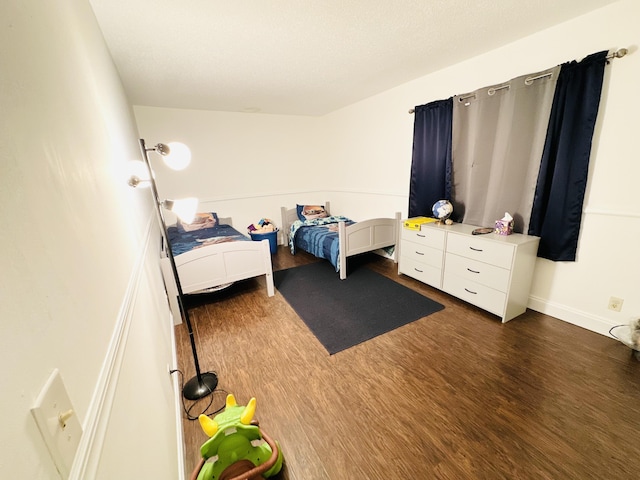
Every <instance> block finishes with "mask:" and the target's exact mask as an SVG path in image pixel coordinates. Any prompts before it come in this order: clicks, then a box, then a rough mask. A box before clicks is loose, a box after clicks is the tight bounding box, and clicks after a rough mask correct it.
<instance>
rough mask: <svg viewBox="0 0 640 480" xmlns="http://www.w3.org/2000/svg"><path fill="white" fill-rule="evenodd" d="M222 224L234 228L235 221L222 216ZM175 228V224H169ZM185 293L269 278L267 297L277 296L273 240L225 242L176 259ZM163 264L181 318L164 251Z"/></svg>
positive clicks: (175, 308)
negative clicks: (271, 243) (270, 242)
mask: <svg viewBox="0 0 640 480" xmlns="http://www.w3.org/2000/svg"><path fill="white" fill-rule="evenodd" d="M218 223H219V224H221V225H223V224H226V225H230V226H233V223H232V220H231V218H228V217H227V218H224V217H219V218H218ZM169 226H171V225H169ZM174 261H175V264H176V269H177V271H178V278H179V279H180V286H181V287H182V293H183V294H185V295H188V294H197V293H207V292H213V291H216V290H220V289H223V288H225V287H227V286H229V285H230V284H232V283H234V282H237V281H240V280H245V279H249V278H253V277H258V276H261V275H264V276H265V281H266V286H267V295H268V296H269V297H272V296H274V294H275V289H274V284H273V270H272V265H271V249H270V245H269V240H267V239H265V240H262V241H251V240H247V241H235V242H222V243H215V244H211V245H206V246H202V247H200V248H196V249H194V250H190V251H188V252H184V253H180V254H178V255H175V256H174ZM160 265H161V268H162V273H163V276H164V279H165V287H166V289H167V293H168V294H169V299H170V303H171V307H172V311H173V315H174V321H176V323H179V321H180V319H181V316H180V314H179V309H178V307H177V302H176V301H175V298H176V297H177V295H178V289H177V286H176V284H175V281H174V280H173V278H174V276H173V270H172V268H171V262H170V260H169V258H168V256H167V252H166V251H164V249H163V252H162V256H161V258H160Z"/></svg>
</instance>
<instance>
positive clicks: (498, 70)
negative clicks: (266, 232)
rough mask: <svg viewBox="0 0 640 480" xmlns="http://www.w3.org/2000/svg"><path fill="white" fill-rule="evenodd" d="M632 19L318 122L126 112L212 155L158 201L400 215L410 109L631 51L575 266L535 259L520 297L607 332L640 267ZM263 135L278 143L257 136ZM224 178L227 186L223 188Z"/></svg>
mask: <svg viewBox="0 0 640 480" xmlns="http://www.w3.org/2000/svg"><path fill="white" fill-rule="evenodd" d="M639 22H640V3H639V2H637V1H636V0H621V1H619V2H616V3H614V4H612V5H610V6H607V7H604V8H602V9H600V10H596V11H594V12H592V13H590V14H587V15H584V16H581V17H578V18H576V19H574V20H571V21H569V22H566V23H564V24H561V25H558V26H556V27H554V28H550V29H548V30H544V31H542V32H539V33H537V34H535V35H532V36H530V37H527V38H524V39H522V40H519V41H517V42H514V43H512V44H509V45H506V46H504V47H502V48H500V49H496V50H494V51H491V52H489V53H487V54H484V55H481V56H478V57H475V58H473V59H470V60H468V61H465V62H462V63H460V64H457V65H454V66H452V67H450V68H447V69H443V70H441V71H439V72H436V73H434V74H431V75H427V76H425V77H422V78H419V79H416V80H415V81H412V82H409V83H407V84H404V85H400V86H398V87H396V88H394V89H392V90H389V91H387V92H384V93H382V94H380V95H377V96H375V97H371V98H369V99H367V100H364V101H362V102H359V103H357V104H354V105H351V106H349V107H346V108H344V109H342V110H339V111H336V112H334V113H332V114H329V115H326V116H324V117H321V118H315V119H310V118H307V117H283V116H268V115H256V114H237V113H224V112H194V111H181V110H163V109H154V108H147V107H135V113H136V119H137V121H138V125H139V128H140V130H141V132H143V134H144V135H145V136H146V137H149V140H150V139H151V137H153V138H154V141H160V140H161V137H162V135H163V134H165V135H166V134H168V133H170V132H180V133H181V134H182V135H183V136H184V137H187V136H188V137H189V140H190V141H191V142H193V144H195V145H196V146H197V148H198V149H200V148H201V147H202V146H203V145H207V146H208V148H210V149H219V150H217V152H216V153H217V155H210V156H208V157H206V158H207V162H208V163H206V164H203V165H202V166H201V167H199V169H198V170H197V173H188V174H185V175H188V176H185V177H184V179H181V180H180V184H179V185H178V183H177V180H175V179H174V180H171V179H167V178H166V177H162V176H161V175H160V174H159V175H158V177H159V181H160V182H161V183H162V186H161V188H163V189H164V192H165V194H166V195H167V196H171V195H174V194H175V193H180V194H186V193H193V194H195V195H199V196H201V197H202V198H209V199H214V200H217V199H218V196H219V195H221V193H220V192H224V194H222V195H228V196H230V198H231V197H233V201H229V202H228V203H227V204H226V205H224V206H223V205H221V204H219V203H217V206H220V208H221V209H222V208H223V207H224V210H225V212H238V213H239V214H240V215H239V217H240V218H241V221H240V222H239V223H240V225H241V226H244V225H245V223H246V221H247V218H249V219H252V218H256V217H258V218H259V217H260V216H263V215H276V213H275V212H276V210H275V208H276V206H277V205H278V204H281V203H285V204H289V205H293V204H294V203H296V201H306V199H307V198H309V197H312V199H313V201H322V200H323V199H324V198H325V197H326V198H329V199H330V200H331V201H332V205H333V211H334V212H339V213H343V214H345V215H348V216H350V217H352V218H354V219H356V220H358V219H362V218H366V217H370V216H382V215H384V216H387V215H392V214H393V212H394V211H396V210H400V211H402V212H403V214H404V215H406V213H407V204H408V190H409V171H410V165H411V149H412V135H413V116H412V115H410V114H408V110H409V109H410V108H412V107H414V106H415V105H421V104H424V103H428V102H431V101H434V100H441V99H445V98H448V97H450V96H452V95H455V94H461V93H465V92H468V91H471V90H475V89H477V88H480V87H483V86H487V85H491V84H496V83H500V82H503V81H505V80H509V79H511V78H513V77H516V76H519V75H524V74H527V73H530V72H536V71H539V70H543V69H546V68H548V67H550V66H554V65H558V64H561V63H564V62H566V61H569V60H573V59H581V58H583V57H584V56H586V55H588V54H590V53H594V52H597V51H601V50H606V49H616V48H620V47H630V49H631V53H630V54H629V55H627V56H626V57H625V58H622V59H617V60H614V61H613V62H612V64H611V65H610V66H609V67H607V69H606V81H605V86H604V91H603V98H602V104H601V110H600V115H599V119H598V124H597V128H596V134H595V138H594V149H593V155H592V160H591V169H590V180H589V186H588V192H587V197H586V201H585V208H584V217H583V229H582V235H581V238H580V244H579V250H578V260H577V262H574V263H554V262H550V261H547V260H543V259H539V260H538V262H537V265H536V272H535V276H534V282H533V288H532V293H531V298H530V307H532V308H534V309H536V310H539V311H542V312H545V313H549V314H551V315H553V316H556V317H558V318H561V319H563V320H566V321H569V322H572V323H576V324H579V325H582V326H584V327H586V328H589V329H592V330H594V331H598V332H601V333H606V332H607V331H608V329H609V327H610V326H612V325H615V324H618V323H622V322H626V321H627V320H628V319H629V318H631V317H633V316H640V298H639V296H638V292H639V291H640V276H639V275H638V274H637V268H635V266H637V265H640V253H639V250H638V249H637V248H636V246H635V244H636V243H637V239H638V238H639V236H638V233H640V232H639V229H640V199H639V196H640V193H639V189H638V188H637V187H636V186H635V182H636V181H637V178H639V175H638V174H639V173H640V163H639V162H638V161H637V152H638V151H639V149H638V146H639V145H638V143H639V141H640V140H639V137H640V136H639V135H638V132H637V125H638V123H639V118H638V113H637V112H638V111H640V109H639V108H638V107H640V105H639V104H640V97H639V96H637V95H634V94H633V92H634V91H635V87H636V86H637V84H638V80H639V79H640V57H639V56H638V53H637V45H638V43H639V41H640V29H638V27H637V26H638V24H639ZM425 61H428V59H425ZM280 129H282V130H280ZM265 131H266V132H268V133H269V135H274V138H275V139H276V140H273V141H271V137H270V136H269V135H267V136H265V135H263V134H264V132H265ZM305 145H308V148H307V149H306V151H305ZM194 161H195V159H194ZM261 161H262V162H264V164H260V162H261ZM300 163H303V164H307V165H309V168H308V169H307V170H306V175H301V171H300V169H299V167H298V165H299V164H300ZM265 171H266V172H277V179H272V177H271V176H270V175H269V174H268V173H267V178H269V181H267V182H265ZM192 172H195V170H192ZM274 174H275V173H274ZM203 178H216V180H215V185H212V186H208V185H205V184H203V183H202V179H203ZM302 181H304V182H303V183H301V182H302ZM223 182H228V183H227V187H228V188H227V187H223V188H224V190H221V189H220V185H221V183H223ZM248 185H249V186H250V189H248V188H247V186H248ZM234 188H235V189H236V190H234ZM174 192H175V193H174ZM283 194H286V195H283ZM214 205H216V202H214ZM240 210H242V211H241V212H240ZM263 212H266V213H263ZM232 214H233V213H232ZM236 225H238V223H236ZM631 266H634V268H632V267H631ZM612 295H613V296H617V297H621V298H623V299H624V305H623V309H622V312H620V313H617V312H612V311H610V310H608V309H607V305H608V299H609V297H610V296H612Z"/></svg>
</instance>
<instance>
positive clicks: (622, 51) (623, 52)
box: [409, 48, 629, 113]
mask: <svg viewBox="0 0 640 480" xmlns="http://www.w3.org/2000/svg"><path fill="white" fill-rule="evenodd" d="M627 53H629V50H628V49H626V48H620V49H618V50H616V51H615V52H612V53H610V54H609V55H607V56H606V57H605V58H606V59H607V60H611V59H614V58H622V57H624V56H625V55H626V54H627ZM549 75H551V74H550V73H545V74H542V75H538V76H537V77H530V78H527V79H526V80H525V83H527V82H528V83H527V85H531V83H533V81H534V80H538V79H539V78H544V77H547V76H549ZM501 88H508V85H503V86H500V87H495V88H494V89H493V90H499V89H501ZM493 93H495V91H494V92H493ZM489 95H491V93H490V94H489ZM470 97H475V94H471V95H467V96H466V97H462V98H461V100H464V99H465V98H470ZM415 111H416V110H415V108H410V109H409V113H415Z"/></svg>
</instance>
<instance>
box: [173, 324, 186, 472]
mask: <svg viewBox="0 0 640 480" xmlns="http://www.w3.org/2000/svg"><path fill="white" fill-rule="evenodd" d="M169 315H170V316H171V317H173V315H171V313H169ZM170 321H171V323H170V325H173V318H171V319H170ZM170 338H171V362H172V363H173V365H172V366H170V367H169V368H170V370H176V372H177V370H178V350H177V347H176V332H175V329H174V328H172V329H171V337H170ZM171 378H172V379H173V397H174V403H175V409H176V433H177V435H176V441H177V444H176V446H177V450H178V452H177V455H178V457H177V458H178V480H186V478H187V476H188V475H189V474H190V473H191V472H187V470H186V468H187V460H186V459H187V450H186V446H185V443H184V430H183V425H182V389H181V386H180V378H179V376H178V374H177V373H174V374H173V375H172V376H171Z"/></svg>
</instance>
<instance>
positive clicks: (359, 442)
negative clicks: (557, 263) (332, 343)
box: [176, 246, 640, 480]
mask: <svg viewBox="0 0 640 480" xmlns="http://www.w3.org/2000/svg"><path fill="white" fill-rule="evenodd" d="M313 261H317V260H316V259H314V258H313V257H310V256H309V255H306V254H305V253H298V254H296V255H295V256H292V255H291V254H290V253H289V252H288V250H287V249H286V248H285V247H284V246H280V247H279V250H278V253H277V254H276V255H274V256H273V265H274V269H275V270H278V269H282V268H289V267H292V266H295V265H301V264H304V263H309V262H313ZM353 264H354V268H372V269H374V270H376V271H378V272H379V273H382V274H384V275H387V276H388V277H390V278H392V279H394V280H396V281H398V282H400V283H402V284H404V285H406V286H408V287H410V288H412V289H414V290H416V291H418V292H420V293H422V294H424V295H426V296H428V297H430V298H432V299H433V300H436V301H438V302H440V303H442V304H443V305H444V306H445V309H444V310H442V311H440V312H437V313H435V314H433V315H430V316H428V317H425V318H423V319H420V320H418V321H416V322H413V323H411V324H409V325H405V326H403V327H401V328H399V329H397V330H394V331H392V332H389V333H386V334H384V335H382V336H380V337H377V338H374V339H372V340H370V341H368V342H365V343H363V344H360V345H358V346H355V347H353V348H350V349H348V350H345V351H343V352H340V353H338V354H336V355H333V356H329V354H328V353H327V352H326V351H325V350H324V348H323V347H322V345H321V344H320V343H319V342H318V341H317V340H316V338H315V337H314V336H313V334H312V333H311V332H310V331H309V330H308V329H307V327H306V326H305V325H304V323H303V322H302V320H301V319H300V318H299V317H298V316H297V315H296V313H295V312H294V311H293V309H292V308H291V307H290V306H289V305H288V303H287V302H286V301H285V300H284V298H283V297H282V296H281V295H280V294H279V293H277V291H276V295H275V297H271V298H269V297H267V294H266V289H265V286H264V281H263V279H253V280H248V281H244V282H238V283H236V284H234V285H233V286H231V287H230V288H228V289H227V290H225V291H222V292H218V293H216V294H211V295H207V296H202V297H201V298H195V299H190V300H189V301H188V305H189V312H190V315H191V318H192V322H193V324H194V329H195V331H196V339H197V340H196V341H197V348H198V354H199V359H200V366H201V369H202V371H203V372H204V371H209V370H213V371H215V372H216V373H217V374H218V377H219V389H220V391H218V392H216V393H215V394H214V395H213V396H209V397H206V398H205V399H201V400H200V401H198V402H195V403H194V402H189V401H185V407H186V408H190V413H191V414H192V415H193V416H197V415H198V414H199V413H201V412H202V411H204V410H205V409H206V408H207V407H208V406H209V403H211V402H213V404H212V405H211V406H209V409H208V412H212V411H214V410H215V409H216V408H218V407H221V406H222V405H223V404H224V398H225V396H226V392H231V393H233V394H234V395H235V396H236V398H237V400H238V402H239V403H240V404H246V402H247V401H248V400H249V398H251V397H252V396H255V397H256V398H257V402H258V407H257V413H256V417H257V418H258V419H259V420H260V425H261V428H263V429H264V430H265V431H266V432H267V433H268V434H269V435H270V436H272V437H273V438H275V439H276V440H278V441H279V442H280V445H281V447H282V450H283V452H284V456H285V467H284V468H283V471H282V472H281V473H280V474H279V475H278V476H277V477H275V478H277V479H280V480H324V479H331V480H342V479H409V478H416V479H456V480H459V479H492V480H493V479H582V480H584V479H616V480H619V479H637V478H639V477H640V361H639V360H638V359H636V358H635V357H634V355H633V354H632V353H631V351H630V350H629V349H628V348H627V347H625V346H624V345H622V344H620V343H619V342H617V341H615V340H612V339H609V338H606V337H604V336H602V335H598V334H595V333H593V332H589V331H587V330H584V329H581V328H579V327H576V326H573V325H570V324H568V323H565V322H562V321H560V320H557V319H554V318H552V317H549V316H545V315H542V314H539V313H536V312H533V311H527V312H526V313H525V314H524V315H522V316H521V317H518V318H517V319H515V320H513V321H511V322H509V323H507V324H504V325H503V324H501V323H500V320H499V319H498V317H495V316H493V315H490V314H488V313H486V312H484V311H482V310H479V309H477V308H475V307H472V306H470V305H468V304H466V303H464V302H462V301H460V300H457V299H456V298H454V297H451V296H449V295H447V294H445V293H442V292H440V291H438V290H435V289H433V288H431V287H428V286H426V285H423V284H421V283H419V282H417V281H415V280H413V279H411V278H409V277H406V276H404V275H402V276H398V275H397V266H396V265H395V264H394V263H393V262H392V261H390V260H387V259H384V258H382V257H378V256H375V255H373V256H371V255H367V256H364V257H361V258H358V260H357V262H353ZM350 266H351V264H350ZM336 275H338V274H337V273H336ZM176 337H177V344H178V361H179V368H180V369H181V370H182V371H183V372H184V374H185V378H187V379H188V378H191V377H192V376H193V375H194V374H195V371H194V368H193V360H192V357H191V350H190V345H189V340H188V336H187V334H186V328H185V326H184V325H179V326H177V327H176ZM184 423H185V427H184V437H185V442H186V449H187V459H186V463H187V468H188V469H189V471H190V469H192V468H193V467H194V466H195V465H196V463H197V461H198V459H199V456H200V453H199V450H200V445H201V444H202V443H204V441H205V440H206V437H205V435H204V433H202V431H201V429H200V426H199V423H198V422H197V421H190V420H185V421H184Z"/></svg>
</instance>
